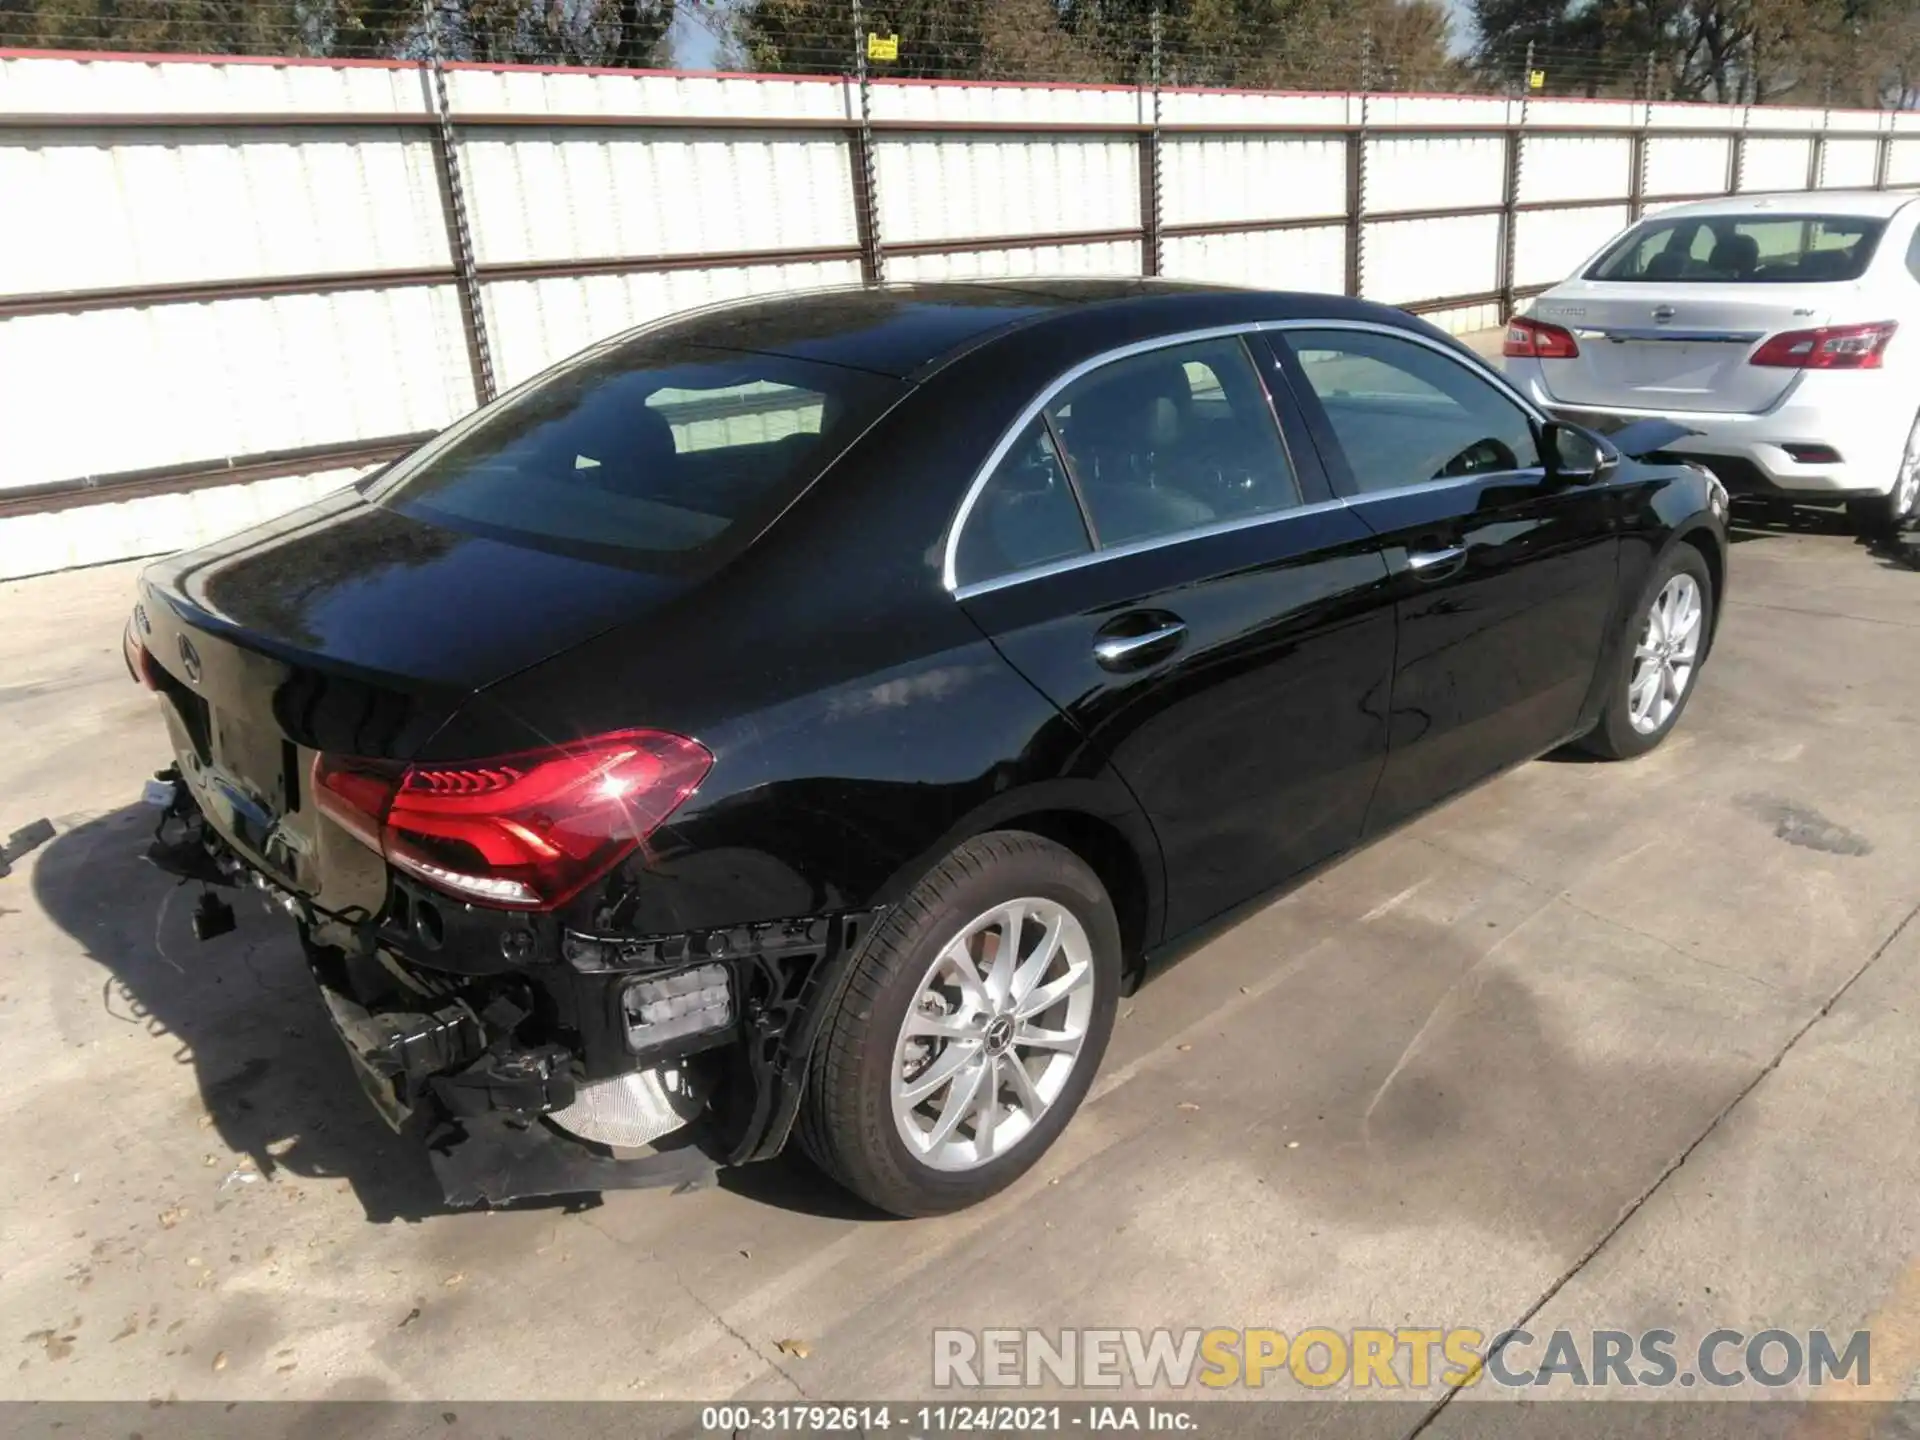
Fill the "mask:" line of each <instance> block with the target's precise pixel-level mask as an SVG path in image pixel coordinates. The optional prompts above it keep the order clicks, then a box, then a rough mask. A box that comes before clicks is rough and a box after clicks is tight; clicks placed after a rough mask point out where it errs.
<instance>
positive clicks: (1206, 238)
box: [1165, 225, 1347, 294]
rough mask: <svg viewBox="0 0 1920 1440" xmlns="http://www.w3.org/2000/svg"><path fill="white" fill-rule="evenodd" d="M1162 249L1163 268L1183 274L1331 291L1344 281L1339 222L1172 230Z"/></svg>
mask: <svg viewBox="0 0 1920 1440" xmlns="http://www.w3.org/2000/svg"><path fill="white" fill-rule="evenodd" d="M1165 252H1166V271H1167V274H1169V275H1174V276H1178V277H1179V278H1181V279H1183V280H1211V281H1216V282H1219V283H1221V284H1226V285H1252V286H1256V287H1259V288H1261V289H1267V290H1326V291H1332V292H1333V293H1335V294H1338V293H1339V292H1340V291H1341V290H1342V289H1343V288H1344V287H1345V285H1346V265H1347V232H1346V230H1345V228H1344V227H1343V226H1339V225H1328V226H1324V227H1321V226H1316V227H1314V228H1313V229H1311V230H1245V231H1241V232H1239V233H1237V234H1229V235H1174V236H1169V237H1168V238H1167V240H1166V242H1165Z"/></svg>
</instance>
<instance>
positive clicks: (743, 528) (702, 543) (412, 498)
mask: <svg viewBox="0 0 1920 1440" xmlns="http://www.w3.org/2000/svg"><path fill="white" fill-rule="evenodd" d="M904 389H905V386H904V385H903V384H902V383H901V382H899V381H896V380H889V379H886V378H884V377H882V376H879V375H873V374H869V373H867V372H866V371H862V370H848V369H844V368H842V367H840V366H837V365H824V364H818V363H816V362H813V361H809V360H794V359H789V358H786V357H784V356H779V355H755V354H747V353H743V352H738V351H730V350H716V349H709V348H707V347H704V346H696V345H688V344H684V343H678V342H673V341H669V340H662V339H655V340H651V341H649V340H645V339H642V340H638V341H629V342H626V343H625V344H622V345H619V346H617V347H607V348H603V349H600V350H593V351H588V352H587V353H586V354H585V355H583V356H581V357H579V358H578V359H575V360H573V361H570V362H568V363H567V364H565V365H562V366H561V367H560V368H558V369H556V370H553V371H551V372H549V373H548V374H546V375H544V376H542V377H540V378H539V379H537V380H535V381H533V382H532V383H531V384H529V385H527V386H525V387H523V388H521V389H519V390H517V391H514V392H512V393H510V394H508V395H506V396H504V397H502V398H501V399H500V400H499V401H497V402H495V403H494V404H493V405H490V406H488V407H487V408H486V409H484V410H482V411H480V412H478V413H477V414H475V415H474V416H472V417H470V418H469V419H468V420H466V421H463V422H462V423H460V424H458V425H456V426H454V427H453V428H452V429H450V430H448V431H447V432H446V433H445V434H443V435H441V436H440V437H438V438H437V439H435V440H434V441H432V442H431V443H429V444H428V445H426V446H425V447H423V448H422V449H421V450H419V451H418V452H416V453H415V454H414V455H412V456H410V457H408V458H407V459H406V460H403V461H402V462H401V463H400V464H399V465H397V466H396V467H395V468H394V469H392V470H390V471H388V472H387V474H386V475H385V476H383V477H382V478H381V479H380V480H379V481H378V482H376V483H375V484H374V485H373V486H371V487H370V488H369V490H368V498H370V499H372V500H373V501H375V502H376V503H378V504H381V505H387V506H391V507H392V508H394V509H396V510H400V511H403V512H405V513H407V514H409V515H413V516H415V517H416V518H418V519H422V520H426V521H430V522H433V523H437V524H442V525H447V526H450V527H452V528H453V529H457V530H469V531H472V532H474V533H477V534H482V535H491V536H494V537H496V538H500V539H507V540H515V541H524V542H526V543H529V544H532V545H536V546H540V547H542V548H548V549H562V550H567V551H571V552H578V553H603V554H607V555H609V556H623V557H636V558H640V559H643V560H645V559H649V558H651V559H654V560H657V561H660V562H662V563H666V564H669V565H673V566H675V567H678V566H680V565H685V564H690V563H694V562H695V561H696V560H697V559H699V558H701V557H704V556H706V555H708V554H709V553H710V552H712V551H714V550H715V549H717V548H719V547H722V546H723V545H724V544H725V543H726V542H727V541H728V540H729V539H732V538H742V537H745V538H750V537H751V535H752V534H753V533H754V532H756V531H757V530H758V529H759V528H760V527H761V526H762V525H764V524H765V523H766V521H768V520H770V519H771V518H772V517H773V516H775V515H777V514H778V513H779V512H780V511H781V510H782V509H784V508H785V507H786V506H787V505H788V504H789V503H790V502H791V501H792V500H793V498H794V497H795V496H796V495H798V494H799V493H800V492H801V491H802V490H804V489H805V488H806V487H807V486H808V485H809V484H810V483H812V481H813V480H814V479H815V478H817V477H818V476H819V474H820V472H821V471H822V470H824V469H825V468H826V466H827V465H828V464H829V463H830V462H831V461H832V460H833V458H834V457H835V456H837V455H838V454H839V453H840V452H841V451H842V450H843V449H845V448H846V446H847V444H848V443H849V442H850V441H851V440H852V439H853V438H854V437H855V436H857V435H858V434H859V433H860V432H861V431H862V430H864V429H865V428H866V427H867V426H868V425H869V424H871V423H872V422H873V420H874V419H875V418H876V417H878V416H879V415H880V414H881V413H882V412H883V411H884V410H885V409H886V408H887V407H888V406H889V405H890V404H892V402H893V401H894V400H895V399H896V398H897V397H898V396H899V395H900V394H901V392H902V391H903V390H904Z"/></svg>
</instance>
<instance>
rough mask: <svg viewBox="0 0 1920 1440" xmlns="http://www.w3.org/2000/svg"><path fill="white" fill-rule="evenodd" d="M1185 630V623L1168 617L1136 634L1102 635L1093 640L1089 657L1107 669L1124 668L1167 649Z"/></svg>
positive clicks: (1178, 640) (1176, 641)
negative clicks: (1151, 627)
mask: <svg viewBox="0 0 1920 1440" xmlns="http://www.w3.org/2000/svg"><path fill="white" fill-rule="evenodd" d="M1186 633H1187V626H1186V622H1185V621H1182V620H1170V621H1168V622H1167V623H1166V624H1164V625H1157V626H1155V627H1154V628H1153V629H1151V630H1148V631H1146V632H1145V633H1144V634H1140V635H1105V636H1102V637H1101V638H1100V639H1098V640H1096V641H1094V644H1093V658H1094V659H1096V660H1098V661H1099V662H1100V663H1101V664H1102V665H1104V666H1106V668H1107V669H1109V670H1127V669H1131V668H1132V667H1133V666H1135V665H1141V664H1145V663H1146V662H1148V661H1150V660H1152V659H1154V658H1156V657H1157V656H1158V655H1159V654H1160V652H1161V651H1163V650H1171V649H1172V648H1173V647H1174V646H1176V645H1178V644H1179V643H1180V641H1181V639H1182V638H1184V637H1185V635H1186Z"/></svg>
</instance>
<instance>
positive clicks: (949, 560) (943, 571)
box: [940, 322, 1293, 594]
mask: <svg viewBox="0 0 1920 1440" xmlns="http://www.w3.org/2000/svg"><path fill="white" fill-rule="evenodd" d="M1258 329H1259V326H1257V325H1250V324H1247V323H1245V322H1242V323H1241V324H1238V325H1213V326H1209V327H1208V328H1207V329H1204V330H1183V331H1181V332H1180V333H1179V334H1177V335H1156V336H1154V337H1153V339H1151V340H1136V341H1134V342H1133V343H1132V344H1131V345H1122V346H1120V347H1119V348H1118V349H1114V350H1107V351H1103V352H1102V353H1100V354H1098V355H1095V356H1093V357H1092V358H1091V359H1087V360H1082V361H1081V362H1080V363H1079V364H1078V365H1075V366H1073V367H1072V368H1071V369H1068V370H1066V371H1064V372H1063V373H1061V374H1059V375H1057V376H1055V377H1054V379H1053V381H1052V382H1051V383H1050V384H1049V385H1047V386H1046V388H1045V389H1043V390H1042V391H1041V392H1040V393H1039V394H1038V395H1036V396H1035V397H1034V398H1033V399H1032V400H1030V401H1028V402H1027V404H1026V406H1025V407H1024V408H1023V409H1022V410H1021V411H1020V413H1019V415H1018V416H1016V417H1015V419H1014V422H1013V424H1011V425H1010V426H1008V427H1007V432H1006V434H1004V435H1002V436H1001V437H1000V441H999V443H998V444H996V445H995V446H994V447H993V449H992V450H991V451H990V452H989V453H988V455H987V458H986V461H985V463H984V464H982V465H981V467H980V469H979V470H978V471H977V472H976V473H975V474H974V477H973V481H972V483H971V484H969V485H968V486H967V493H966V494H965V495H964V496H963V497H961V500H960V508H959V509H958V510H956V511H954V513H953V520H952V521H951V522H950V523H949V524H948V526H947V541H946V546H945V549H944V553H943V555H942V559H941V566H940V583H941V584H942V585H944V586H946V587H947V589H949V590H953V591H958V590H959V588H960V585H959V575H958V572H957V570H956V568H955V567H956V560H957V557H958V555H959V553H960V532H961V531H962V530H964V529H966V527H967V517H968V516H970V515H971V514H973V506H974V502H975V501H977V500H978V499H979V498H980V492H981V491H982V490H984V489H986V487H987V481H988V480H990V479H992V478H993V472H994V471H995V470H997V469H998V468H999V466H1000V462H1001V461H1002V460H1004V459H1005V458H1006V454H1007V451H1008V450H1009V449H1011V448H1012V447H1013V444H1014V442H1015V441H1016V440H1018V439H1019V438H1020V434H1021V432H1022V431H1024V430H1025V429H1026V428H1027V426H1028V425H1029V424H1031V423H1032V421H1033V417H1034V416H1036V415H1038V414H1039V413H1040V412H1041V411H1042V410H1044V409H1046V408H1047V406H1048V405H1050V404H1052V403H1053V398H1054V397H1055V396H1056V395H1058V394H1059V393H1060V392H1061V391H1062V390H1064V389H1066V388H1067V386H1069V385H1071V384H1073V382H1074V381H1076V380H1078V379H1079V378H1080V377H1081V376H1082V375H1087V374H1090V373H1091V372H1093V371H1095V370H1098V369H1100V368H1101V367H1102V366H1105V365H1110V364H1112V363H1113V362H1114V361H1116V360H1125V359H1126V358H1127V357H1128V356H1130V355H1146V354H1149V353H1151V352H1152V351H1155V350H1170V349H1172V348H1173V347H1175V346H1177V345H1189V344H1192V343H1193V342H1195V341H1197V340H1224V339H1227V338H1229V337H1232V336H1240V335H1249V334H1252V333H1253V332H1254V331H1256V330H1258ZM1278 513H1280V514H1292V513H1293V512H1292V511H1280V512H1278ZM1189 533H1191V532H1184V533H1183V534H1182V535H1181V536H1168V537H1165V538H1167V539H1176V538H1185V535H1186V534H1189ZM1114 553H1117V552H1116V551H1113V550H1096V551H1094V552H1093V556H1092V557H1088V558H1098V557H1099V556H1101V555H1111V554H1114ZM1076 558H1077V557H1076ZM1018 573H1019V574H1020V575H1021V576H1026V575H1031V574H1039V573H1051V572H1050V571H1048V570H1047V568H1046V567H1044V566H1042V567H1039V568H1038V569H1037V570H1028V571H1021V572H1018ZM1011 578H1013V577H1012V576H999V577H996V578H995V579H993V580H982V581H980V582H978V583H977V584H975V585H970V586H968V587H967V589H968V591H969V593H971V594H978V593H980V589H981V587H982V586H992V585H998V584H1000V583H1002V582H1004V581H1005V580H1008V579H1011Z"/></svg>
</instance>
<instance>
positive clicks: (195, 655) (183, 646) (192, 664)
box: [180, 635, 200, 685]
mask: <svg viewBox="0 0 1920 1440" xmlns="http://www.w3.org/2000/svg"><path fill="white" fill-rule="evenodd" d="M180 665H181V668H182V669H184V670H185V671H186V672H187V683H188V684H189V685H198V684H199V683H200V652H199V651H198V650H196V649H194V648H193V642H192V641H191V640H189V639H188V638H187V637H186V636H184V635H182V636H181V637H180Z"/></svg>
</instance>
